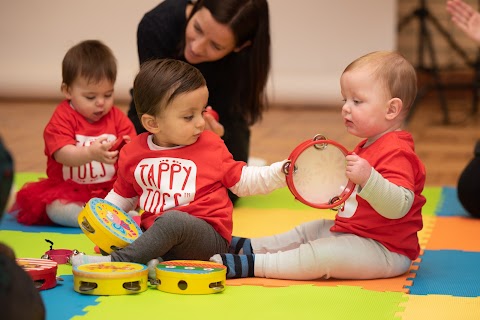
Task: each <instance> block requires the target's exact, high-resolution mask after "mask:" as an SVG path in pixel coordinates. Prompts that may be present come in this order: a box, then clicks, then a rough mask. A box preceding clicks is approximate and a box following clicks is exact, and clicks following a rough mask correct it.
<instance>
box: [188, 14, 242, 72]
mask: <svg viewBox="0 0 480 320" xmlns="http://www.w3.org/2000/svg"><path fill="white" fill-rule="evenodd" d="M235 46H236V43H235V37H234V35H233V32H232V29H230V27H229V26H227V25H224V24H221V23H218V22H217V21H216V20H215V19H214V18H213V16H212V14H211V13H210V11H209V10H208V9H207V8H205V7H203V8H201V9H200V10H198V11H197V12H195V14H194V15H193V16H192V18H191V19H190V21H189V22H188V24H187V28H186V30H185V48H184V55H185V59H186V60H187V61H188V62H189V63H190V64H198V63H201V62H209V61H216V60H220V59H222V58H223V57H225V56H226V55H228V54H229V53H231V52H232V51H234V50H235Z"/></svg>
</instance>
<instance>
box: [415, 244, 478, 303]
mask: <svg viewBox="0 0 480 320" xmlns="http://www.w3.org/2000/svg"><path fill="white" fill-rule="evenodd" d="M418 265H419V268H418V270H416V271H415V273H416V275H415V277H414V278H411V279H410V280H412V281H413V284H412V286H406V287H408V288H409V289H410V294H413V295H428V294H438V295H451V296H456V297H478V296H480V268H479V266H480V252H470V251H460V250H425V251H424V253H423V255H422V256H421V262H420V264H418Z"/></svg>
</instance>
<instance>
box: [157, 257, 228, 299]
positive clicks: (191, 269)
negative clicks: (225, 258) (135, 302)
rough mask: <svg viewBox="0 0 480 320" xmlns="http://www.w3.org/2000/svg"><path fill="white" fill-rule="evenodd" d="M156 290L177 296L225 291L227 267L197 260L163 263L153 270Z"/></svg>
mask: <svg viewBox="0 0 480 320" xmlns="http://www.w3.org/2000/svg"><path fill="white" fill-rule="evenodd" d="M155 272H156V276H157V279H156V280H155V282H154V283H156V285H157V289H158V290H161V291H164V292H169V293H179V294H209V293H218V292H222V291H223V290H225V281H226V274H227V267H225V266H224V265H222V264H218V263H214V262H209V261H197V260H172V261H164V262H161V263H159V264H158V265H157V268H156V270H155Z"/></svg>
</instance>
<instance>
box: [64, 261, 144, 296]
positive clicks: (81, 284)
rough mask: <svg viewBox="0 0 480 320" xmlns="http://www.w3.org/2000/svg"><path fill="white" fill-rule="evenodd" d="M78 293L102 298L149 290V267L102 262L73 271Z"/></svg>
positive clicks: (84, 265)
mask: <svg viewBox="0 0 480 320" xmlns="http://www.w3.org/2000/svg"><path fill="white" fill-rule="evenodd" d="M72 273H73V288H74V290H75V291H76V292H79V293H83V294H91V295H100V296H105V295H106V296H113V295H124V294H135V293H140V292H143V291H145V290H147V288H148V269H147V266H145V265H143V264H139V263H133V262H100V263H88V264H83V265H80V266H78V267H74V268H73V269H72Z"/></svg>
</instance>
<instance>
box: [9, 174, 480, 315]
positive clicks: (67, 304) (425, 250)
mask: <svg viewBox="0 0 480 320" xmlns="http://www.w3.org/2000/svg"><path fill="white" fill-rule="evenodd" d="M39 176H41V175H38V174H18V176H17V177H16V184H17V187H20V186H21V185H22V184H23V183H24V182H25V181H30V180H35V179H36V178H38V177H39ZM424 195H425V197H426V198H427V204H426V205H425V207H424V210H423V219H424V228H423V230H422V231H421V232H420V233H419V239H420V245H421V248H422V253H421V255H420V257H419V258H418V259H417V260H416V261H415V262H414V263H413V264H412V266H411V269H410V271H409V272H407V273H406V274H404V275H402V276H399V277H396V278H392V279H379V280H362V281H360V280H356V281H349V280H335V279H329V280H315V281H287V280H273V279H260V278H247V279H234V280H227V286H226V289H225V290H224V291H223V292H221V293H218V294H209V295H178V294H171V293H166V292H162V291H159V290H157V289H156V287H155V286H150V287H149V288H148V289H147V290H146V291H145V292H142V293H139V294H134V295H121V296H92V295H83V294H80V293H77V292H75V291H74V289H73V276H72V270H71V269H72V268H71V266H68V265H59V268H58V270H57V276H59V277H61V278H62V279H63V281H58V284H57V286H56V287H54V288H52V289H49V290H43V291H41V292H40V293H41V296H42V298H43V301H44V303H45V306H46V309H47V320H57V319H58V320H64V319H77V320H81V319H82V320H83V319H118V320H120V319H133V318H147V317H155V318H157V317H158V318H160V317H161V318H165V319H166V318H171V319H213V318H227V319H243V320H244V319H287V318H290V319H292V318H293V319H310V318H317V319H368V320H372V319H396V320H401V319H404V320H407V319H408V320H410V319H414V320H416V319H427V318H431V319H435V320H439V319H480V268H479V265H480V236H479V234H480V220H477V219H473V218H471V217H469V216H468V214H467V213H466V212H465V211H464V210H463V208H462V207H461V205H460V204H459V202H458V200H457V195H456V190H455V188H452V187H427V188H425V190H424ZM333 217H334V213H333V211H330V210H318V209H313V208H310V207H307V206H305V205H303V204H301V203H300V202H298V201H296V200H295V199H294V198H293V196H292V195H291V194H290V192H289V191H288V189H286V188H285V189H281V190H277V191H275V192H273V193H272V194H270V195H266V196H253V197H247V198H242V199H240V200H239V202H238V203H237V206H236V207H235V210H234V232H233V233H234V234H235V235H238V236H245V237H255V236H263V235H270V234H275V233H278V232H283V231H286V230H288V229H290V228H292V227H293V226H295V225H297V224H299V223H303V222H306V221H310V220H314V219H318V218H326V219H333ZM45 239H49V240H51V241H53V242H54V244H55V248H69V249H78V250H80V251H83V252H85V253H87V254H94V250H93V248H94V245H93V243H92V242H91V241H90V240H89V239H88V238H87V237H86V236H85V235H84V234H83V232H82V231H81V230H80V229H77V228H64V227H38V226H36V227H31V226H22V225H19V224H18V223H17V222H16V221H15V220H14V219H13V218H12V217H11V216H9V215H5V216H4V218H3V220H2V221H1V222H0V241H1V242H4V243H6V244H7V245H10V246H11V247H12V248H13V249H14V250H15V253H16V255H17V257H29V258H40V257H41V255H42V254H43V253H44V252H45V251H47V250H48V249H49V244H48V243H46V242H45Z"/></svg>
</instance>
